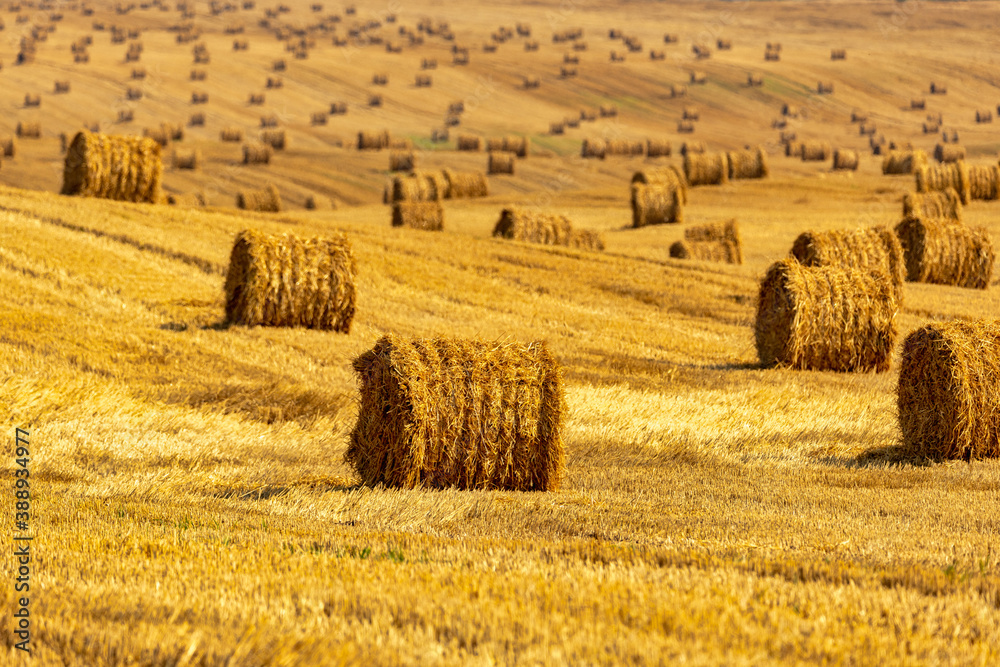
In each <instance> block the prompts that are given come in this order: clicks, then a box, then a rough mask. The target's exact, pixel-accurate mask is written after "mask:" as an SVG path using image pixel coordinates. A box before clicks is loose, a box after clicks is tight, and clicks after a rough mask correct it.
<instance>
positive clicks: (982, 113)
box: [24, 98, 993, 123]
mask: <svg viewBox="0 0 1000 667" xmlns="http://www.w3.org/2000/svg"><path fill="white" fill-rule="evenodd" d="M25 99H26V100H27V98H25ZM24 106H28V103H27V101H25V103H24ZM976 122H977V123H992V122H993V112H992V111H990V110H989V109H980V110H978V111H976Z"/></svg>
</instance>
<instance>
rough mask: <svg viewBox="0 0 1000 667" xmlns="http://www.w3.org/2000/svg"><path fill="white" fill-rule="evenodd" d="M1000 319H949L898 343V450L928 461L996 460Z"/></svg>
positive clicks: (999, 421)
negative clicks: (899, 360) (899, 441)
mask: <svg viewBox="0 0 1000 667" xmlns="http://www.w3.org/2000/svg"><path fill="white" fill-rule="evenodd" d="M998 359H1000V321H998V320H992V319H990V320H985V319H983V320H971V321H969V320H952V321H950V322H935V323H933V324H928V325H926V326H924V327H921V328H920V329H917V330H916V331H914V332H913V333H911V334H910V335H909V336H907V337H906V340H904V341H903V353H902V359H901V365H900V369H899V383H898V384H897V385H896V404H897V407H898V411H899V428H900V431H902V435H903V443H902V448H903V451H904V452H905V453H906V454H908V455H910V456H914V457H920V458H930V459H964V460H967V461H969V460H972V459H981V458H987V457H997V456H1000V394H998V393H997V391H996V388H997V386H1000V363H998V361H997V360H998Z"/></svg>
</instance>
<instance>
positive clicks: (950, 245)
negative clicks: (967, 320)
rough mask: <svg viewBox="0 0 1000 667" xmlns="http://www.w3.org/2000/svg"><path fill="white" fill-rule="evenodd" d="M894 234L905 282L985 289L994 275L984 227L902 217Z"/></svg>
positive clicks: (949, 221)
mask: <svg viewBox="0 0 1000 667" xmlns="http://www.w3.org/2000/svg"><path fill="white" fill-rule="evenodd" d="M896 235H897V236H898V237H899V242H900V244H901V245H902V246H903V254H904V256H905V258H906V279H907V280H908V281H910V282H919V283H935V284H938V285H956V286H958V287H970V288H975V289H986V288H987V287H989V284H990V277H991V276H992V275H993V260H994V257H995V255H994V250H993V241H992V240H991V238H990V235H989V233H988V232H987V231H986V229H985V228H984V227H975V228H973V227H966V226H965V225H963V224H962V223H961V222H958V221H956V220H949V219H946V218H918V217H909V218H904V219H903V221H902V222H900V223H899V224H898V225H896Z"/></svg>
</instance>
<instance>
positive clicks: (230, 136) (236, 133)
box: [219, 127, 243, 141]
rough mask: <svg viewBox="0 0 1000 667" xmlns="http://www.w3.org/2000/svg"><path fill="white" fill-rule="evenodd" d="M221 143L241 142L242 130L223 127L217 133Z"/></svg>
mask: <svg viewBox="0 0 1000 667" xmlns="http://www.w3.org/2000/svg"><path fill="white" fill-rule="evenodd" d="M219 139H221V140H222V141H243V130H242V128H239V127H224V128H222V130H220V131H219Z"/></svg>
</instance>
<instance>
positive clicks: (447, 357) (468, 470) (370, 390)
mask: <svg viewBox="0 0 1000 667" xmlns="http://www.w3.org/2000/svg"><path fill="white" fill-rule="evenodd" d="M354 369H355V371H356V372H357V373H358V381H359V384H360V385H361V407H360V410H359V412H358V421H357V424H356V425H355V427H354V430H353V431H352V432H351V441H350V445H349V447H348V449H347V452H346V453H345V455H344V459H345V461H346V462H347V463H348V464H350V465H352V466H353V467H354V469H355V470H356V471H357V473H358V475H359V476H360V477H361V480H362V482H363V483H364V484H367V485H371V486H374V485H378V484H384V485H385V486H389V487H400V488H417V487H428V488H446V487H458V488H463V489H505V490H510V491H554V490H556V489H558V488H559V485H560V482H561V480H562V478H563V476H564V467H565V464H564V458H565V454H564V450H563V443H562V438H561V429H562V421H563V415H564V414H565V412H566V406H565V398H564V396H563V390H562V381H561V378H560V371H559V367H558V366H557V364H556V361H555V359H554V358H553V356H552V355H551V354H550V353H549V351H548V348H547V347H546V345H545V343H543V342H534V343H529V344H527V345H522V344H519V343H510V342H499V341H498V342H492V341H491V342H484V341H477V340H462V339H444V338H437V339H406V338H403V337H400V336H396V335H392V334H390V335H388V336H385V337H383V338H382V339H380V340H379V341H378V342H377V343H376V344H375V347H374V348H373V349H372V350H370V351H368V352H366V353H365V354H363V355H361V356H360V357H358V358H357V359H356V360H355V361H354Z"/></svg>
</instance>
